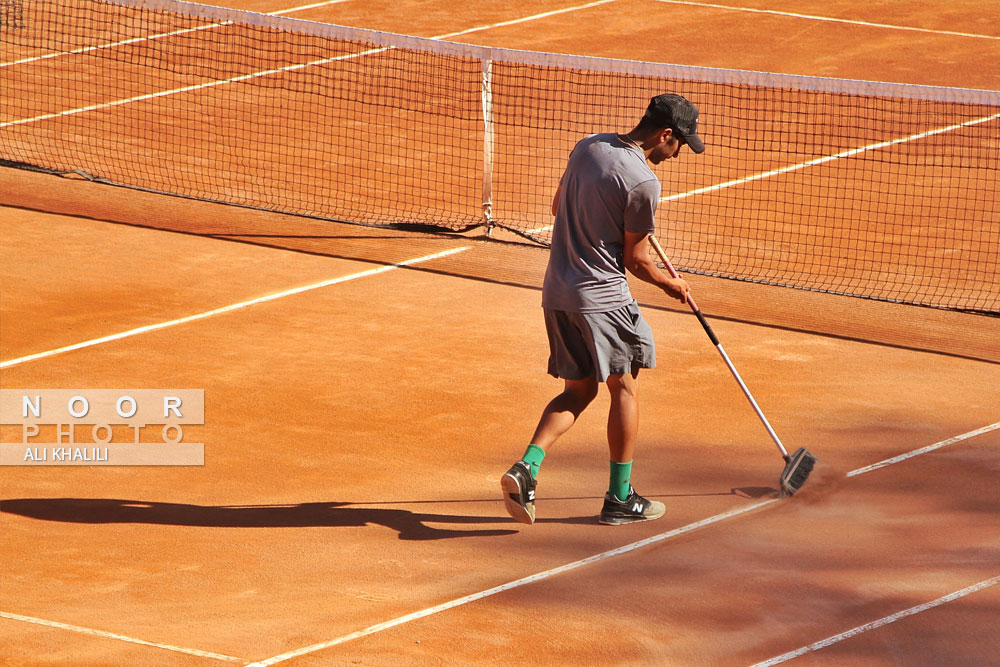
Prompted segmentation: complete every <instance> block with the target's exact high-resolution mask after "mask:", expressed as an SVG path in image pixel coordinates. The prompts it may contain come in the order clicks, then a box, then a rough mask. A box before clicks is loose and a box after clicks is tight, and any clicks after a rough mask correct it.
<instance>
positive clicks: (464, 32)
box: [0, 0, 617, 127]
mask: <svg viewBox="0 0 1000 667" xmlns="http://www.w3.org/2000/svg"><path fill="white" fill-rule="evenodd" d="M341 2H347V0H328V1H327V2H317V3H313V4H310V5H302V6H299V7H292V8H290V9H281V10H278V11H275V12H268V14H267V15H268V16H280V15H282V14H289V13H291V12H299V11H304V10H306V9H315V8H317V7H323V6H326V5H335V4H338V3H341ZM609 2H617V0H596V2H589V3H587V4H584V5H577V6H575V7H565V8H563V9H556V10H553V11H550V12H542V13H541V14H533V15H531V16H525V17H523V18H519V19H512V20H510V21H501V22H499V23H490V24H488V25H481V26H477V27H475V28H467V29H465V30H459V31H457V32H449V33H445V34H443V35H435V36H433V37H429V38H428V39H448V38H450V37H458V36H459V35H468V34H470V33H474V32H481V31H483V30H492V29H493V28H502V27H505V26H509V25H516V24H518V23H526V22H528V21H536V20H538V19H542V18H547V17H549V16H555V15H557V14H565V13H567V12H575V11H579V10H581V9H589V8H591V7H596V6H598V5H604V4H607V3H609ZM232 24H233V22H232V21H223V22H222V23H206V24H205V25H200V26H195V27H193V28H184V29H181V30H174V31H171V32H164V33H159V34H156V35H148V36H146V37H136V38H133V39H126V40H122V41H120V42H109V43H107V44H99V45H97V46H86V47H83V48H79V49H74V50H72V51H56V52H53V53H47V54H45V55H42V56H32V57H30V58H22V59H21V60H13V61H11V62H6V63H0V67H8V66H10V65H23V64H25V63H31V62H35V61H38V60H45V59H48V58H56V57H58V56H63V55H73V54H80V53H88V52H90V51H97V50H100V49H109V48H113V47H116V46H125V45H128V44H135V43H136V42H144V41H147V40H153V39H161V38H163V37H173V36H174V35H183V34H185V33H189V32H196V31H198V30H208V29H211V28H221V27H223V26H228V25H232ZM392 48H393V47H389V46H387V47H384V48H381V49H372V50H369V51H364V52H362V53H356V54H353V55H352V56H351V57H357V56H362V55H370V54H373V53H382V52H383V51H388V50H390V49H392ZM342 59H345V58H344V57H341V58H337V59H336V60H342ZM326 62H332V61H316V62H314V63H309V64H310V65H316V64H323V63H326ZM280 71H285V70H283V69H277V70H268V71H267V72H266V73H267V74H273V73H275V72H280ZM235 80H238V79H231V80H226V81H225V83H229V82H231V81H235ZM185 90H188V89H187V88H178V89H176V90H175V91H170V92H171V93H173V92H184V91H185ZM136 99H139V98H132V99H131V100H127V101H136ZM114 104H115V103H110V104H109V106H110V105H114ZM85 110H86V111H90V110H92V109H91V108H90V107H88V108H86V109H85ZM54 115H63V114H54ZM51 117H53V116H52V115H49V116H44V117H42V116H40V117H38V118H36V119H30V120H42V119H43V118H51ZM22 122H24V121H22ZM0 127H6V124H3V125H0Z"/></svg>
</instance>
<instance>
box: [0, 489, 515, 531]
mask: <svg viewBox="0 0 1000 667" xmlns="http://www.w3.org/2000/svg"><path fill="white" fill-rule="evenodd" d="M350 505H352V503H338V502H320V503H299V504H297V505H247V506H212V505H207V506H206V505H189V504H185V503H163V502H150V501H145V500H121V499H116V498H17V499H11V500H4V501H0V512H5V513H7V514H17V515H20V516H24V517H29V518H32V519H43V520H45V521H63V522H67V523H92V524H100V523H146V524H160V525H167V526H197V527H209V528H309V527H322V526H330V527H363V526H367V525H369V524H377V525H382V526H385V527H387V528H392V529H393V530H395V531H398V532H399V539H401V540H440V539H444V538H453V537H495V536H498V535H512V534H514V533H516V532H517V531H516V530H497V529H481V530H452V529H443V528H435V527H433V526H428V525H426V523H446V524H467V525H475V524H496V523H508V522H513V520H512V519H510V518H509V517H487V516H484V517H480V516H457V515H451V514H430V513H416V512H411V511H409V510H402V509H376V508H370V507H350Z"/></svg>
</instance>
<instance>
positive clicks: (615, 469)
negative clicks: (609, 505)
mask: <svg viewBox="0 0 1000 667" xmlns="http://www.w3.org/2000/svg"><path fill="white" fill-rule="evenodd" d="M631 477H632V462H631V461H629V462H628V463H618V462H617V461H612V462H611V483H610V484H608V491H610V492H611V493H613V494H615V496H616V497H617V498H618V500H625V499H626V498H628V491H629V487H630V484H629V479H630V478H631Z"/></svg>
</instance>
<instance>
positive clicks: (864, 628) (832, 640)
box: [752, 577, 1000, 667]
mask: <svg viewBox="0 0 1000 667" xmlns="http://www.w3.org/2000/svg"><path fill="white" fill-rule="evenodd" d="M998 583H1000V577H993V578H992V579H987V580H986V581H980V582H979V583H978V584H973V585H972V586H968V587H966V588H963V589H962V590H960V591H955V592H954V593H950V594H948V595H945V596H943V597H939V598H938V599H937V600H933V601H931V602H925V603H924V604H921V605H917V606H916V607H910V608H909V609H906V610H904V611H901V612H897V613H895V614H892V615H891V616H885V617H884V618H880V619H879V620H877V621H873V622H871V623H865V624H864V625H859V626H858V627H856V628H853V629H851V630H848V631H847V632H842V633H840V634H839V635H834V636H832V637H827V638H826V639H823V640H821V641H818V642H816V643H814V644H810V645H809V646H803V647H802V648H800V649H796V650H794V651H789V652H788V653H784V654H782V655H779V656H777V657H774V658H771V659H770V660H765V661H763V662H758V663H756V664H754V665H752V667H772V665H779V664H781V663H783V662H787V661H788V660H791V659H792V658H797V657H799V656H801V655H805V654H806V653H809V652H810V651H816V650H819V649H821V648H825V647H827V646H830V645H832V644H836V643H837V642H841V641H843V640H845V639H850V638H851V637H854V636H857V635H860V634H862V633H864V632H868V631H869V630H874V629H876V628H880V627H882V626H883V625H888V624H889V623H893V622H895V621H898V620H899V619H901V618H906V617H907V616H913V615H914V614H919V613H920V612H922V611H927V610H928V609H933V608H934V607H939V606H941V605H943V604H944V603H946V602H951V601H952V600H957V599H958V598H961V597H965V596H966V595H970V594H972V593H975V592H977V591H981V590H983V589H984V588H989V587H990V586H995V585H997V584H998Z"/></svg>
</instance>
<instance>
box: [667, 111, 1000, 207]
mask: <svg viewBox="0 0 1000 667" xmlns="http://www.w3.org/2000/svg"><path fill="white" fill-rule="evenodd" d="M997 119H1000V113H995V114H993V115H992V116H983V117H982V118H976V119H973V120H968V121H966V122H964V123H956V124H954V125H948V126H947V127H939V128H937V129H934V130H927V131H926V132H918V133H916V134H911V135H910V136H908V137H902V138H900V139H892V140H889V141H879V142H877V143H874V144H868V145H867V146H861V147H860V148H851V149H849V150H846V151H841V152H840V153H834V154H833V155H825V156H823V157H818V158H816V159H814V160H807V161H806V162H800V163H798V164H793V165H789V166H787V167H781V168H779V169H773V170H771V171H764V172H761V173H759V174H753V175H751V176H745V177H743V178H737V179H734V180H731V181H726V182H725V183H717V184H715V185H709V186H707V187H704V188H697V189H695V190H689V191H687V192H679V193H677V194H673V195H667V196H666V197H660V201H661V202H662V201H676V200H678V199H685V198H687V197H692V196H694V195H700V194H705V193H706V192H714V191H716V190H723V189H725V188H731V187H733V186H734V185H743V184H744V183H750V182H752V181H759V180H762V179H765V178H770V177H771V176H778V175H780V174H787V173H789V172H793V171H798V170H800V169H805V168H806V167H815V166H816V165H819V164H825V163H827V162H833V161H834V160H840V159H842V158H847V157H853V156H855V155H860V154H861V153H866V152H868V151H873V150H878V149H880V148H888V147H890V146H896V145H898V144H905V143H907V142H910V141H916V140H918V139H926V138H927V137H932V136H934V135H936V134H944V133H945V132H954V131H955V130H960V129H962V128H963V127H972V126H973V125H980V124H982V123H989V122H990V121H994V120H997Z"/></svg>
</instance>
